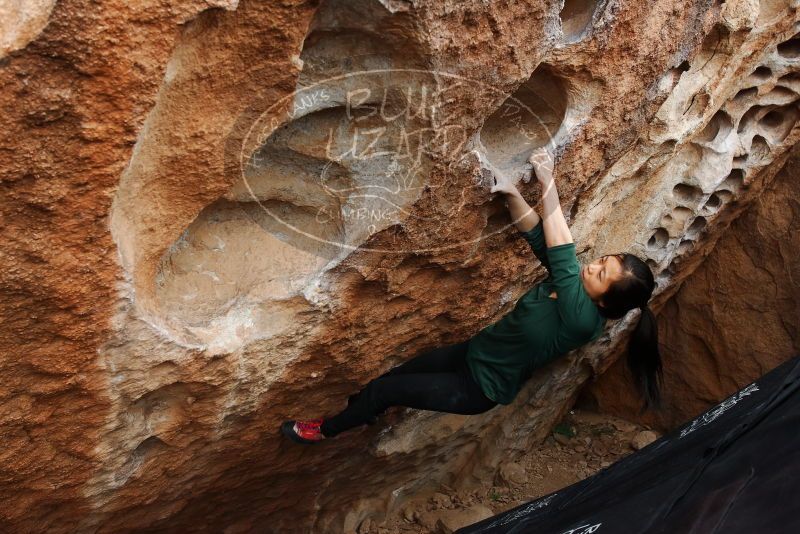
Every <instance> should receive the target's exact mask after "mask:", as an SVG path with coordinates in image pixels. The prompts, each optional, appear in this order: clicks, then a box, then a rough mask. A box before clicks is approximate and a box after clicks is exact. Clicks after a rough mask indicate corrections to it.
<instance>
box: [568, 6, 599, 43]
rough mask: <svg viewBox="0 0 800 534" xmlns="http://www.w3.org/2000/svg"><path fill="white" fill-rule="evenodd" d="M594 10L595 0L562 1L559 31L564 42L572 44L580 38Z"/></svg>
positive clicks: (590, 20)
mask: <svg viewBox="0 0 800 534" xmlns="http://www.w3.org/2000/svg"><path fill="white" fill-rule="evenodd" d="M596 8H597V0H564V7H563V9H561V29H562V31H563V33H564V40H565V41H567V42H568V43H572V42H575V41H577V40H579V39H580V38H581V36H582V35H583V33H584V32H585V31H586V28H587V27H588V26H589V25H590V24H591V22H592V17H593V16H594V12H595V9H596Z"/></svg>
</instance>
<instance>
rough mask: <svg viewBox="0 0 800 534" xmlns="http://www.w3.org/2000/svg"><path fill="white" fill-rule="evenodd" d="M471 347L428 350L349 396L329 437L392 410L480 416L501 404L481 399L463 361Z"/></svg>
mask: <svg viewBox="0 0 800 534" xmlns="http://www.w3.org/2000/svg"><path fill="white" fill-rule="evenodd" d="M468 343H469V342H468V341H464V342H462V343H457V344H455V345H450V346H447V347H441V348H437V349H433V350H430V351H428V352H425V353H423V354H420V355H419V356H417V357H415V358H412V359H411V360H409V361H407V362H405V363H403V364H402V365H398V366H397V367H394V368H393V369H390V370H389V371H388V372H386V373H384V374H383V375H381V376H379V377H378V378H375V379H373V380H372V381H370V383H369V384H367V385H366V386H365V387H364V388H363V389H362V390H361V391H360V392H359V393H356V394H355V395H351V396H350V397H349V399H348V406H347V408H345V410H344V411H343V412H341V413H340V414H338V415H336V416H334V417H331V418H329V419H325V420H324V421H323V423H322V427H321V429H320V430H321V431H322V434H323V435H324V436H325V437H333V436H335V435H336V434H338V433H340V432H344V431H345V430H349V429H351V428H354V427H357V426H359V425H363V424H366V423H367V422H368V421H369V420H370V418H372V417H375V416H377V415H379V414H381V413H383V412H384V411H385V410H386V408H388V407H389V406H405V407H407V408H416V409H418V410H432V411H436V412H448V413H458V414H466V415H472V414H478V413H482V412H485V411H487V410H490V409H491V408H494V407H495V406H496V405H497V403H496V402H495V401H493V400H491V399H489V398H488V397H486V395H484V394H483V391H481V388H480V386H479V385H478V384H477V383H476V382H475V380H474V379H473V378H472V373H470V370H469V367H467V363H466V360H465V356H466V355H467V345H468Z"/></svg>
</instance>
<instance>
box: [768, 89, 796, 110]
mask: <svg viewBox="0 0 800 534" xmlns="http://www.w3.org/2000/svg"><path fill="white" fill-rule="evenodd" d="M795 100H797V93H796V92H795V91H793V90H791V89H787V88H786V87H781V86H779V85H778V86H775V88H774V89H772V91H770V92H769V93H767V94H765V95H763V96H762V97H761V98H760V99H759V101H760V102H761V103H762V104H772V105H776V106H782V105H785V104H791V103H792V102H794V101H795Z"/></svg>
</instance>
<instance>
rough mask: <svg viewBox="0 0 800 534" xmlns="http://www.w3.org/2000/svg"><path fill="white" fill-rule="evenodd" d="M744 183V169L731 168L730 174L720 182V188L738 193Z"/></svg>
mask: <svg viewBox="0 0 800 534" xmlns="http://www.w3.org/2000/svg"><path fill="white" fill-rule="evenodd" d="M743 185H744V170H743V169H732V170H731V172H730V174H729V175H728V176H727V177H726V178H725V180H723V181H722V184H720V186H721V189H725V190H727V191H733V192H734V193H738V192H739V190H740V189H741V188H742V186H743Z"/></svg>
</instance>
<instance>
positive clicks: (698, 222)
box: [686, 216, 706, 239]
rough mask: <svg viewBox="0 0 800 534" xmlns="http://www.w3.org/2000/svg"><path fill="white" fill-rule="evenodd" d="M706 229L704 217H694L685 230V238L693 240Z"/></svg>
mask: <svg viewBox="0 0 800 534" xmlns="http://www.w3.org/2000/svg"><path fill="white" fill-rule="evenodd" d="M705 227H706V218H705V217H702V216H701V217H695V219H694V220H693V221H692V224H690V225H689V228H688V229H687V230H686V235H687V237H690V238H692V239H694V238H695V237H697V235H698V234H699V233H700V232H701V231H702V230H703V228H705Z"/></svg>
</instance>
